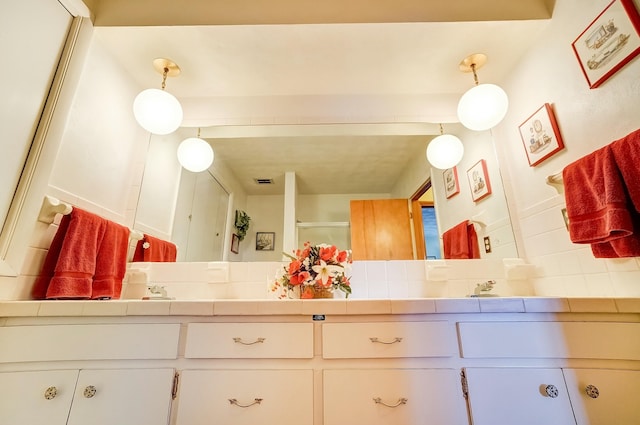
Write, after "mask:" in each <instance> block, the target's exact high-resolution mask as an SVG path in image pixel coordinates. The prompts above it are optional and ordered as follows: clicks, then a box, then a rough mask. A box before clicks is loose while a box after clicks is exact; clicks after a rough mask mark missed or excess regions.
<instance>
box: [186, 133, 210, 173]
mask: <svg viewBox="0 0 640 425" xmlns="http://www.w3.org/2000/svg"><path fill="white" fill-rule="evenodd" d="M213 158H214V154H213V148H211V145H210V144H209V143H207V141H206V140H203V139H201V138H200V129H198V137H189V138H188V139H184V140H183V141H182V142H181V143H180V146H178V161H179V162H180V165H182V166H183V167H184V168H185V169H187V170H189V171H192V172H194V173H199V172H201V171H204V170H206V169H207V168H209V167H210V166H211V164H213Z"/></svg>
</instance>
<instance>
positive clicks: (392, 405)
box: [373, 397, 409, 407]
mask: <svg viewBox="0 0 640 425" xmlns="http://www.w3.org/2000/svg"><path fill="white" fill-rule="evenodd" d="M373 401H374V402H375V403H376V404H382V405H383V406H387V407H398V406H400V405H402V404H407V401H409V400H408V399H406V398H404V397H402V398H399V399H398V402H397V403H396V404H387V403H385V402H384V401H382V399H381V398H380V397H374V398H373Z"/></svg>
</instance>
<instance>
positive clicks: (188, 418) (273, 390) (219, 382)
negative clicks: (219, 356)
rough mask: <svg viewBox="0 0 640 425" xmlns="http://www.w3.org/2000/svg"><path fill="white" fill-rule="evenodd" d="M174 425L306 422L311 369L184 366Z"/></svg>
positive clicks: (309, 419) (310, 417) (310, 404)
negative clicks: (194, 367)
mask: <svg viewBox="0 0 640 425" xmlns="http://www.w3.org/2000/svg"><path fill="white" fill-rule="evenodd" d="M175 423H176V425H211V424H229V425H231V424H232V425H256V424H278V425H312V424H313V371H312V370H184V371H182V372H181V374H180V390H179V394H178V411H177V417H176V422H175Z"/></svg>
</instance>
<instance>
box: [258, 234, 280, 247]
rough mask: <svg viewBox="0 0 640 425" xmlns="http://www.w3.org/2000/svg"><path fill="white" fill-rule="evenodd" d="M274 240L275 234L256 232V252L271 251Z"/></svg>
mask: <svg viewBox="0 0 640 425" xmlns="http://www.w3.org/2000/svg"><path fill="white" fill-rule="evenodd" d="M275 240H276V234H275V232H256V251H273V250H274V249H275Z"/></svg>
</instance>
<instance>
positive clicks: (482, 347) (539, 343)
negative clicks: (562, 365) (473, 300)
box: [458, 322, 640, 360]
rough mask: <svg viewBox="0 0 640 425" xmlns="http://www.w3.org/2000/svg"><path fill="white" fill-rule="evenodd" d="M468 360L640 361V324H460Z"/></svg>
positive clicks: (464, 354)
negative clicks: (569, 359) (487, 358)
mask: <svg viewBox="0 0 640 425" xmlns="http://www.w3.org/2000/svg"><path fill="white" fill-rule="evenodd" d="M458 329H459V332H460V342H461V346H462V356H463V357H466V358H478V357H493V358H505V357H509V358H575V359H579V358H580V359H621V360H640V338H630V337H629V335H640V323H603V322H476V323H466V322H462V323H459V324H458Z"/></svg>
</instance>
